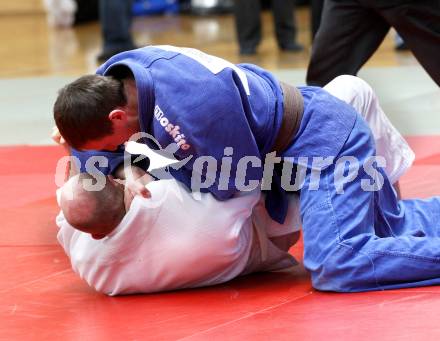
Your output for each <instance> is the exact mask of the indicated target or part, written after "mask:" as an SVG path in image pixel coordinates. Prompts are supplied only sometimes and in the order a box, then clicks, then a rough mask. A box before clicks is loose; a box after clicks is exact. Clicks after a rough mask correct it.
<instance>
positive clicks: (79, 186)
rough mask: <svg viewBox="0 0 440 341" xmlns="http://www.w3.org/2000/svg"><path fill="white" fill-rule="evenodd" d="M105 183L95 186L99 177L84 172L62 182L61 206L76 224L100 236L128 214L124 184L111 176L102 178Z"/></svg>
mask: <svg viewBox="0 0 440 341" xmlns="http://www.w3.org/2000/svg"><path fill="white" fill-rule="evenodd" d="M100 180H102V181H103V182H105V185H104V187H103V188H102V189H101V190H99V191H96V190H91V189H94V187H95V188H96V177H93V176H92V175H90V174H87V173H82V174H79V175H76V176H74V177H72V178H70V179H69V181H68V182H66V184H65V185H64V186H63V188H62V191H61V198H60V207H61V210H62V211H63V214H64V216H65V218H66V220H67V221H68V222H69V224H70V225H72V226H73V227H74V228H76V229H78V230H80V231H82V232H86V233H90V234H91V235H92V237H93V238H95V239H101V238H104V237H105V236H106V235H108V234H109V233H111V232H112V231H113V230H114V229H115V228H116V227H117V226H118V225H119V223H120V222H121V221H122V219H123V217H124V215H125V206H124V187H123V185H121V184H119V183H117V182H115V181H114V180H113V179H112V178H110V177H104V176H102V178H101V179H100Z"/></svg>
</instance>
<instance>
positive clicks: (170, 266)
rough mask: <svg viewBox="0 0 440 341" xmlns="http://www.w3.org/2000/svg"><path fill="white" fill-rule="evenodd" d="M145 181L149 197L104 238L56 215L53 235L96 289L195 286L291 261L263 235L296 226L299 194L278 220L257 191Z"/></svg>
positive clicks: (136, 290) (281, 232)
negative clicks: (214, 191) (226, 196)
mask: <svg viewBox="0 0 440 341" xmlns="http://www.w3.org/2000/svg"><path fill="white" fill-rule="evenodd" d="M147 187H148V189H149V190H150V191H151V194H152V198H151V199H144V198H141V197H136V198H135V199H134V200H133V202H132V204H131V207H130V209H129V211H128V212H127V214H126V215H125V217H124V219H123V221H122V222H121V224H120V225H119V226H118V227H117V228H116V229H115V230H114V231H113V232H112V233H111V234H110V235H109V236H108V237H106V238H104V239H101V240H95V239H93V238H92V237H91V236H90V235H89V234H87V233H83V232H80V231H78V230H75V229H74V228H73V227H72V226H70V225H69V223H68V222H67V221H66V220H65V218H64V216H63V214H62V213H60V214H59V215H58V217H57V220H56V221H57V225H58V226H59V228H60V229H59V232H58V240H59V242H60V244H61V245H62V246H63V248H64V250H65V252H66V254H67V255H68V256H69V257H70V260H71V263H72V268H73V270H74V271H75V272H76V273H78V275H79V276H80V277H81V278H83V279H84V280H85V281H86V282H87V283H88V284H89V285H90V286H92V287H93V288H95V289H96V290H97V291H99V292H102V293H105V294H108V295H119V294H130V293H151V292H158V291H165V290H173V289H180V288H191V287H201V286H208V285H213V284H218V283H223V282H226V281H228V280H231V279H232V278H235V277H237V276H239V275H242V274H245V273H250V272H254V271H265V270H275V269H281V268H286V267H290V266H292V265H295V264H296V261H295V260H294V258H293V257H292V256H290V255H289V254H288V253H287V252H285V251H282V250H280V249H278V248H277V247H276V246H275V245H274V244H272V242H271V241H270V239H269V238H270V237H275V236H281V235H286V234H289V233H292V232H293V231H295V230H299V221H298V219H299V214H298V212H297V209H298V206H299V205H298V202H297V200H298V197H296V196H292V199H291V200H292V203H291V205H290V207H291V210H290V212H289V215H288V218H287V219H288V223H287V224H285V225H279V224H277V223H276V222H274V221H272V220H271V219H270V217H269V216H268V214H267V212H266V210H265V208H264V201H263V200H262V199H261V196H260V193H259V192H252V193H243V194H241V195H240V196H239V197H236V198H232V199H230V200H227V201H218V200H216V199H214V197H213V196H212V195H211V194H202V195H201V200H196V199H195V197H194V196H193V195H192V194H191V193H189V192H188V191H187V190H186V189H185V188H184V187H183V185H182V184H180V183H178V182H176V181H175V180H160V181H155V182H152V183H150V184H148V185H147ZM253 211H254V215H253V216H252V212H253Z"/></svg>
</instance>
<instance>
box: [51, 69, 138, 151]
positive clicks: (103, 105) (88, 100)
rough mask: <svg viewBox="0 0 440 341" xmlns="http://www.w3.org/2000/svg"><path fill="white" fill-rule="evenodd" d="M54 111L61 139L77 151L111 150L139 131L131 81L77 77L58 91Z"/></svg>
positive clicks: (103, 77)
mask: <svg viewBox="0 0 440 341" xmlns="http://www.w3.org/2000/svg"><path fill="white" fill-rule="evenodd" d="M53 111H54V118H55V123H56V125H57V127H58V130H59V131H60V133H61V135H62V136H63V138H64V139H65V140H66V142H67V143H68V144H69V145H70V146H72V147H74V148H76V149H80V150H81V149H83V150H90V149H107V150H114V149H116V148H117V146H118V145H120V144H122V143H124V142H125V141H127V140H128V139H129V138H130V136H131V135H132V134H134V133H136V132H138V131H139V123H138V113H137V92H136V87H135V84H134V81H133V80H128V79H126V80H119V79H117V78H114V77H111V76H99V75H87V76H83V77H80V78H78V79H77V80H75V81H74V82H72V83H70V84H68V85H66V86H65V87H64V88H62V89H61V90H60V92H59V94H58V98H57V100H56V102H55V105H54V108H53Z"/></svg>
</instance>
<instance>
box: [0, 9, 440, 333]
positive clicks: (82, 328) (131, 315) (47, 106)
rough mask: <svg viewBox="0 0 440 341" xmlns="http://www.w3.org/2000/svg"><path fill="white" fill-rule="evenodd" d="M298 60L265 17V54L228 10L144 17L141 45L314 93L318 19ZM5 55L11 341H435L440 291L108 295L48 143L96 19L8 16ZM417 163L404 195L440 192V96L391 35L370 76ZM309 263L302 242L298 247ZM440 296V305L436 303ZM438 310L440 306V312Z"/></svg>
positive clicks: (0, 311)
mask: <svg viewBox="0 0 440 341" xmlns="http://www.w3.org/2000/svg"><path fill="white" fill-rule="evenodd" d="M297 16H298V26H299V42H300V43H302V44H304V45H305V47H306V49H305V51H304V52H300V53H297V54H295V53H281V52H279V51H278V50H277V48H276V43H275V41H274V39H273V31H272V21H271V17H270V15H269V13H264V16H263V18H264V39H263V43H262V45H261V47H260V50H259V52H260V53H259V55H257V56H255V57H252V58H247V59H243V58H241V57H239V56H238V55H237V51H238V48H237V46H236V43H235V36H234V30H233V18H232V17H231V16H230V15H223V16H209V17H194V16H174V17H173V16H157V17H141V18H137V19H136V20H135V24H134V34H135V38H136V42H137V43H138V45H147V44H171V45H178V46H191V47H195V48H199V49H202V50H203V51H205V52H207V53H211V54H215V55H218V56H219V57H223V58H225V59H228V60H230V61H231V62H251V63H256V64H259V65H261V66H263V67H265V68H267V69H269V70H271V71H273V72H274V73H275V74H276V75H277V76H278V77H279V78H280V79H282V80H285V81H288V82H291V83H293V84H303V83H304V75H305V68H306V66H307V61H308V57H309V49H310V39H309V35H310V32H309V23H308V22H309V19H308V18H309V13H308V9H307V8H300V9H299V10H298V13H297ZM0 37H1V41H2V45H3V47H2V50H1V51H0V56H1V57H2V58H1V60H2V63H1V64H0V99H1V103H2V108H3V110H2V115H1V116H0V189H1V192H0V193H1V195H0V219H1V220H0V221H1V228H0V269H1V274H0V340H109V339H110V340H145V339H151V340H153V339H154V340H181V339H187V340H206V339H211V340H214V339H218V340H248V339H252V340H267V339H271V340H272V339H274V340H293V339H297V340H321V339H327V340H328V339H335V340H364V339H365V340H367V339H369V340H437V339H438V337H439V335H440V326H439V324H438V315H439V314H440V309H439V305H440V288H438V287H425V288H417V289H406V290H393V291H384V292H371V293H360V294H337V293H322V292H318V291H315V290H314V289H313V288H312V287H311V283H310V280H309V277H308V275H307V273H306V271H305V270H304V269H303V267H302V266H298V267H296V268H294V269H293V270H291V271H284V272H278V273H266V274H255V275H251V276H247V277H243V278H239V279H236V280H234V281H231V282H229V283H225V284H223V285H219V286H215V287H210V288H203V289H194V290H184V291H176V292H169V293H162V294H154V295H133V296H126V297H106V296H104V295H101V294H97V293H95V292H94V291H93V290H92V289H90V288H89V287H88V286H87V285H86V284H85V283H84V282H83V281H82V280H81V279H80V278H78V277H77V276H76V275H75V274H74V273H73V271H72V270H71V268H70V263H69V260H68V259H67V257H66V256H65V255H64V252H63V250H62V249H61V247H60V246H59V245H58V244H57V241H56V232H57V228H56V226H55V222H54V218H55V215H56V214H57V206H56V202H55V189H56V185H55V180H54V173H55V167H56V164H57V161H58V159H59V158H60V157H61V156H62V155H63V150H62V149H61V148H59V147H57V146H55V145H53V144H52V143H51V141H50V138H49V135H50V131H51V127H52V125H53V120H52V113H51V107H52V104H53V101H54V98H55V96H56V91H57V89H58V88H60V87H61V86H63V85H64V84H66V83H67V82H69V81H71V80H72V79H74V78H76V77H78V76H80V75H82V74H84V73H91V72H93V71H94V69H95V68H96V66H97V64H96V55H97V54H98V53H99V50H100V33H99V25H98V24H97V23H90V24H86V25H82V26H79V27H75V28H72V29H54V28H51V27H49V26H47V24H46V18H45V16H44V15H42V14H26V15H14V16H12V15H8V16H5V15H2V16H1V19H0ZM360 76H362V77H363V78H364V79H366V80H367V81H368V82H369V83H370V84H371V85H372V86H373V88H374V89H375V90H376V92H377V93H378V95H379V98H380V100H381V102H382V105H383V107H384V109H385V112H386V113H387V114H388V115H389V117H390V119H391V121H392V122H393V123H394V124H395V125H396V127H397V128H398V129H399V130H400V131H401V132H402V133H403V134H404V135H405V136H406V137H407V138H408V141H409V143H410V145H411V146H412V147H413V148H414V150H415V152H416V155H417V158H416V162H415V164H414V166H413V168H412V169H411V170H410V171H409V172H408V173H407V174H405V175H404V177H403V179H402V181H401V185H402V192H403V196H404V197H405V198H410V197H426V196H430V195H435V194H439V193H440V152H439V151H440V119H439V118H438V117H439V116H438V115H439V114H440V96H439V95H440V91H439V89H438V87H437V86H436V85H435V83H434V82H433V81H432V80H431V79H430V78H429V77H428V76H427V75H426V73H425V72H424V71H423V69H422V68H421V67H420V66H419V65H418V63H417V61H416V60H415V59H414V57H413V56H412V55H411V53H409V52H404V53H401V52H399V53H397V52H395V51H394V48H393V37H392V34H390V35H389V36H388V37H387V38H386V40H385V41H384V43H383V44H382V46H381V47H380V49H379V51H378V52H377V53H376V54H375V56H374V57H373V58H372V59H371V60H370V62H369V63H368V64H367V65H366V66H365V67H364V69H363V70H362V72H361V73H360ZM291 252H292V254H294V255H295V256H296V257H297V258H299V259H301V254H302V245H301V243H299V244H298V245H296V246H294V247H293V248H292V249H291ZM437 299H438V300H437ZM437 309H439V310H437Z"/></svg>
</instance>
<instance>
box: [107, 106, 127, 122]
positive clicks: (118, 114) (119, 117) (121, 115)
mask: <svg viewBox="0 0 440 341" xmlns="http://www.w3.org/2000/svg"><path fill="white" fill-rule="evenodd" d="M108 119H109V120H110V121H112V122H113V123H116V122H117V121H126V120H127V112H126V111H125V110H123V109H114V110H112V111H111V112H110V113H109V114H108Z"/></svg>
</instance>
